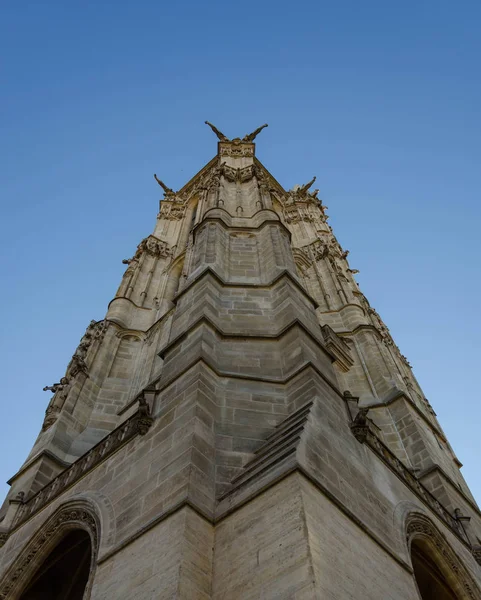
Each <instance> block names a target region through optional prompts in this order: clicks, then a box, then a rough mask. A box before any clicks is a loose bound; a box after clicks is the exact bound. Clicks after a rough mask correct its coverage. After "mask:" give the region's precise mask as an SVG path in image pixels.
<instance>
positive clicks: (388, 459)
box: [351, 409, 472, 550]
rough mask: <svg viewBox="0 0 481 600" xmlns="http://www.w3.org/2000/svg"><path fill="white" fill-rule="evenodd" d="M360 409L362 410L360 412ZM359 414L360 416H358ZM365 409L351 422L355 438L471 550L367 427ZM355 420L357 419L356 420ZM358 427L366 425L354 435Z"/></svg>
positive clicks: (450, 517) (438, 506)
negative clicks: (360, 433) (367, 447)
mask: <svg viewBox="0 0 481 600" xmlns="http://www.w3.org/2000/svg"><path fill="white" fill-rule="evenodd" d="M361 411H364V412H363V413H362V414H361ZM360 414H361V417H359V419H358V416H359V415H360ZM366 415H367V409H361V410H360V411H359V413H358V416H356V418H355V419H354V420H353V421H352V423H351V430H352V432H353V434H354V435H355V437H356V439H357V440H358V441H359V442H360V443H362V444H365V445H367V446H369V448H371V450H372V451H373V452H374V453H375V454H376V455H377V456H378V457H379V458H380V459H381V460H382V461H383V462H384V463H385V464H386V465H387V466H388V467H390V469H391V470H392V471H394V473H395V474H396V475H397V476H398V477H399V478H400V479H401V480H402V481H403V482H404V483H405V484H406V485H407V486H408V487H409V489H410V490H411V491H412V492H413V493H414V494H415V495H416V496H417V497H418V498H420V499H421V500H422V501H423V502H424V504H426V505H427V506H428V507H429V508H430V509H431V510H432V511H433V512H434V513H435V514H436V515H437V516H438V517H439V518H440V519H441V520H442V521H443V522H444V523H445V525H447V527H449V529H450V530H451V531H452V532H453V533H454V535H455V536H456V537H457V538H458V539H459V540H460V541H461V542H462V543H463V544H464V545H465V546H467V547H468V548H469V549H470V550H472V547H471V544H470V542H469V540H466V537H465V535H464V534H463V531H462V530H461V528H460V526H459V523H458V521H457V520H456V519H455V517H453V515H452V514H451V513H450V512H449V511H448V510H447V508H445V507H444V506H443V505H442V504H441V503H440V502H439V500H437V499H436V498H435V497H434V496H433V495H432V494H431V492H429V491H428V490H427V488H426V487H424V485H423V484H422V483H421V482H420V481H419V480H418V478H417V477H416V476H415V475H414V474H413V473H412V472H411V470H410V469H408V468H407V467H406V466H405V465H404V464H403V463H402V462H401V461H400V460H399V459H398V458H397V456H395V454H394V453H393V452H391V450H390V449H389V448H388V447H387V446H386V445H385V444H384V443H383V442H381V440H380V439H379V438H378V437H377V436H376V435H375V434H374V433H373V432H372V431H371V430H370V429H369V427H368V425H367V422H366ZM356 420H357V421H356ZM360 427H367V428H366V429H363V430H362V435H356V433H358V432H359V431H360Z"/></svg>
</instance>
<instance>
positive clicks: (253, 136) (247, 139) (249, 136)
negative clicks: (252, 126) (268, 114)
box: [242, 123, 269, 142]
mask: <svg viewBox="0 0 481 600" xmlns="http://www.w3.org/2000/svg"><path fill="white" fill-rule="evenodd" d="M265 127H269V125H268V124H267V123H264V125H261V126H260V127H258V128H257V129H256V130H255V131H253V132H252V133H248V134H247V135H245V136H244V137H243V138H242V141H243V142H253V141H254V140H255V139H256V137H257V136H258V135H259V133H260V132H261V131H262V130H263V129H264V128H265Z"/></svg>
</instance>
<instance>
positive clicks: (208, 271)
mask: <svg viewBox="0 0 481 600" xmlns="http://www.w3.org/2000/svg"><path fill="white" fill-rule="evenodd" d="M209 274H210V275H212V277H213V278H214V279H216V280H217V281H218V282H219V283H220V284H221V285H222V286H223V287H226V288H229V287H242V288H247V289H250V288H253V289H268V288H272V287H273V286H274V285H275V284H276V283H277V282H278V281H279V280H280V279H282V278H283V277H286V278H287V279H289V280H290V281H291V283H293V284H294V286H295V287H296V288H298V289H299V291H300V292H301V293H302V295H303V296H305V298H307V299H308V300H309V302H310V303H311V304H312V306H313V307H314V308H317V307H318V306H319V303H318V302H317V301H316V300H314V298H313V297H312V296H310V295H309V294H308V292H307V290H306V289H305V288H304V287H303V286H302V285H301V284H300V282H299V281H298V280H297V279H296V278H295V277H294V276H293V274H292V273H291V272H290V271H288V270H287V269H284V270H282V271H281V272H280V273H279V274H278V275H276V276H275V277H274V279H271V281H268V282H265V283H246V282H243V281H226V280H225V279H223V278H222V277H221V276H220V275H219V274H218V273H217V272H216V271H214V269H213V268H212V267H210V266H209V267H206V268H205V269H203V270H202V271H201V272H200V273H198V274H197V275H195V277H193V278H192V279H190V280H189V279H188V280H187V283H186V284H185V286H184V287H183V288H182V289H181V290H180V291H179V292H178V293H177V294H176V296H175V297H174V302H177V300H178V299H179V298H180V297H181V296H183V295H184V294H185V293H186V292H187V291H188V290H189V289H190V288H191V287H192V286H193V285H194V284H195V283H197V282H198V281H200V280H201V279H202V278H203V277H206V276H207V275H209Z"/></svg>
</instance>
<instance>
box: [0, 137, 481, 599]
mask: <svg viewBox="0 0 481 600" xmlns="http://www.w3.org/2000/svg"><path fill="white" fill-rule="evenodd" d="M260 129H261V128H260ZM260 129H259V130H256V131H255V132H254V133H253V134H249V135H247V136H245V138H244V140H241V139H238V138H236V139H234V140H228V139H227V138H226V136H225V135H224V134H222V133H221V132H219V131H218V130H217V129H216V128H215V127H213V130H214V133H216V135H218V137H219V140H220V141H219V146H218V154H217V156H216V157H215V158H214V159H212V161H210V162H209V163H208V164H207V165H206V166H205V167H204V168H203V169H202V170H201V171H200V172H199V173H198V174H197V175H196V176H195V177H194V178H193V179H192V180H191V181H190V182H188V183H187V184H186V185H185V186H184V188H182V189H181V190H180V191H179V192H174V191H173V190H171V189H170V188H168V187H167V185H166V184H164V183H163V182H162V181H161V180H160V179H158V178H157V177H156V180H157V182H158V183H159V185H160V186H161V187H162V189H163V190H164V193H165V198H164V200H162V201H161V206H160V212H159V215H158V220H157V225H156V227H155V231H154V233H153V235H151V236H148V237H146V238H145V239H144V240H142V241H141V242H140V244H139V245H138V247H137V250H136V251H135V253H134V254H133V256H132V257H131V258H129V259H125V261H124V262H125V263H126V264H127V267H126V271H125V274H124V276H123V278H122V282H121V284H120V287H119V289H118V291H117V294H116V296H115V298H114V299H113V300H112V302H111V303H110V305H109V309H108V312H107V315H106V319H104V320H102V321H99V322H95V321H93V322H92V323H91V324H90V325H89V326H88V327H87V330H86V332H85V334H84V336H83V337H82V340H81V342H80V344H79V347H78V348H77V350H76V352H75V354H74V356H73V358H72V361H71V362H70V363H69V366H68V368H67V372H66V374H65V376H64V378H59V380H58V383H56V384H54V385H49V386H46V388H47V391H48V390H49V391H51V392H53V393H54V395H53V397H52V399H51V401H50V404H49V409H48V411H47V414H46V420H45V422H44V425H43V428H42V431H41V432H40V434H39V437H38V439H37V441H36V442H35V444H34V447H33V449H32V452H31V453H30V455H29V457H28V459H27V461H26V463H25V464H24V466H23V467H22V468H21V469H20V470H19V472H18V473H17V474H16V475H14V476H13V477H12V479H11V482H10V483H11V486H12V489H11V492H10V494H9V495H8V497H7V499H6V501H5V503H4V506H3V508H2V511H1V513H0V515H1V516H0V519H1V520H0V547H1V550H0V598H20V594H21V591H22V589H24V587H25V585H27V584H28V581H29V580H30V579H31V578H32V577H33V576H34V573H35V570H36V569H37V568H38V567H39V566H40V565H41V564H42V562H43V560H45V558H46V557H47V556H48V554H49V552H50V551H51V550H52V549H53V547H54V545H55V544H56V543H58V540H60V539H61V538H62V536H63V535H65V532H66V531H67V529H68V527H70V526H71V525H72V524H74V525H72V527H73V526H75V527H81V528H84V529H85V530H87V531H88V532H89V535H90V537H91V540H92V547H93V553H92V556H93V559H92V564H91V574H90V579H89V583H88V588H87V590H88V594H90V596H89V597H91V598H92V599H95V600H110V599H112V598H116V599H117V598H118V599H123V598H125V599H127V598H133V597H135V598H137V599H139V600H142V599H151V598H152V599H153V598H156V599H158V598H165V599H167V598H168V599H171V598H185V599H199V600H207V599H212V600H221V599H225V598H228V599H229V600H235V599H239V600H248V599H250V598H251V599H253V600H254V599H258V598H262V599H264V600H266V599H269V598H272V599H276V600H277V599H282V598H285V599H288V598H289V599H291V598H292V599H297V600H307V599H311V598H312V599H313V598H330V599H336V600H337V599H338V600H346V599H349V598H352V599H358V598H363V599H364V598H365V599H369V600H381V599H382V600H401V599H403V600H404V599H406V598H413V600H414V599H416V598H418V595H417V594H418V592H417V588H416V583H415V579H414V576H413V572H412V561H411V556H410V545H411V544H412V543H416V540H421V541H422V544H424V546H423V547H425V548H426V549H428V550H429V549H430V550H429V552H431V556H432V560H433V561H434V562H436V564H437V565H438V567H439V569H440V571H441V572H442V573H443V576H444V577H445V578H446V581H447V582H448V584H449V586H450V587H451V588H452V589H453V590H454V592H455V594H456V595H457V596H458V597H460V598H465V597H466V598H480V599H481V592H480V585H481V581H480V578H481V572H480V567H479V540H480V539H481V518H480V513H479V510H478V508H477V505H476V503H475V501H474V499H473V498H472V496H471V494H470V492H469V489H468V487H467V485H466V483H465V482H464V480H463V478H462V476H461V474H460V471H459V461H458V460H457V459H456V457H455V455H454V453H453V451H452V449H451V447H450V446H449V444H448V442H447V440H446V438H445V436H444V433H443V431H442V429H441V427H440V425H439V423H438V422H437V420H436V417H435V414H434V411H433V409H432V407H431V405H430V404H429V402H428V401H427V400H426V399H425V397H424V395H423V393H422V390H421V388H420V387H419V384H418V382H417V381H416V379H415V378H414V376H413V374H412V371H411V368H410V366H409V364H408V362H407V360H406V359H405V357H404V356H403V355H402V354H401V353H400V351H399V349H398V348H397V346H396V345H395V343H394V341H393V340H392V338H391V335H390V333H389V330H388V329H387V327H386V325H385V324H384V323H383V321H382V319H381V318H380V316H379V315H378V313H377V312H376V311H375V309H373V308H372V307H371V306H370V304H369V303H368V301H367V299H366V298H365V297H364V295H363V294H362V293H361V291H360V290H359V287H358V285H357V283H356V281H355V279H354V277H353V276H354V274H355V272H356V269H351V267H350V265H349V263H348V262H347V256H348V254H349V253H348V251H346V250H344V249H343V248H341V246H340V245H339V243H338V242H337V240H336V238H335V237H334V234H333V232H332V230H331V228H330V227H329V226H328V224H327V215H326V212H325V211H326V207H325V206H323V204H322V202H320V201H319V200H318V198H317V190H314V191H313V192H310V191H309V189H310V186H311V185H312V183H313V181H311V182H309V183H308V184H306V185H304V186H296V188H295V189H294V190H290V191H286V190H284V189H283V188H282V187H281V186H280V185H279V183H278V182H277V181H276V180H275V179H274V178H273V177H272V176H271V175H270V174H269V173H268V172H267V170H266V169H265V168H264V167H263V166H262V164H261V163H260V162H259V161H258V160H257V159H256V158H255V156H254V154H255V145H254V143H253V136H254V137H255V135H257V133H259V131H260ZM19 493H20V495H19ZM22 493H23V495H22ZM72 507H73V508H72ZM62 515H63V516H62ZM65 515H67V517H68V518H67V517H65ZM420 543H421V542H420Z"/></svg>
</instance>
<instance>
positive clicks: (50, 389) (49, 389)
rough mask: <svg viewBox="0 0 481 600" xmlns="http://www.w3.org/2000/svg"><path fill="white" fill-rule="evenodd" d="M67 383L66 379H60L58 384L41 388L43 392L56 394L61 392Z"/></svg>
mask: <svg viewBox="0 0 481 600" xmlns="http://www.w3.org/2000/svg"><path fill="white" fill-rule="evenodd" d="M68 383H69V381H68V378H67V377H62V379H61V380H60V381H59V383H54V384H53V385H46V386H45V387H44V388H43V391H44V392H52V393H53V394H56V393H57V392H61V391H62V390H63V389H65V387H66V386H67V385H68Z"/></svg>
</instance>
